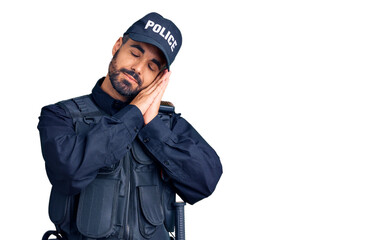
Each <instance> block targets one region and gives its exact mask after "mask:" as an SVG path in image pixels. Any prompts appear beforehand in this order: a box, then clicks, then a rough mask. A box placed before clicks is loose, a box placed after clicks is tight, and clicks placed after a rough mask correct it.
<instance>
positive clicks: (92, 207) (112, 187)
mask: <svg viewBox="0 0 391 240" xmlns="http://www.w3.org/2000/svg"><path fill="white" fill-rule="evenodd" d="M119 183H120V182H119V180H118V179H107V178H99V177H97V178H96V179H95V180H94V181H92V182H91V183H90V184H89V185H88V186H87V187H86V188H85V189H84V190H83V191H82V192H81V194H80V200H79V206H78V211H77V227H78V229H79V231H80V232H81V233H82V234H83V235H85V236H87V237H91V238H103V237H108V236H110V235H111V234H113V232H114V230H115V229H114V221H115V216H116V209H117V202H118V197H117V196H118V191H119Z"/></svg>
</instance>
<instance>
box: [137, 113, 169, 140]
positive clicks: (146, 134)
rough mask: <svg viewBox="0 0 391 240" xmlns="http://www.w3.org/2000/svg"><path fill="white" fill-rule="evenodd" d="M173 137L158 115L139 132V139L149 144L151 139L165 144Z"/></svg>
mask: <svg viewBox="0 0 391 240" xmlns="http://www.w3.org/2000/svg"><path fill="white" fill-rule="evenodd" d="M170 135H171V130H170V129H169V128H168V127H167V125H166V124H165V123H164V122H163V121H162V120H161V119H160V118H159V116H158V115H157V116H156V117H155V118H154V119H152V121H150V122H149V123H148V124H147V125H145V126H144V127H143V128H142V129H141V130H140V132H139V138H140V140H141V141H142V142H144V143H147V142H149V140H150V139H154V140H159V141H160V142H165V141H166V140H167V139H168V138H169V137H170Z"/></svg>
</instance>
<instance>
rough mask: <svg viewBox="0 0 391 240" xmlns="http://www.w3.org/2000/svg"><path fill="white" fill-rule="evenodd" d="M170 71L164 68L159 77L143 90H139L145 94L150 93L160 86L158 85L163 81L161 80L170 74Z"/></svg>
mask: <svg viewBox="0 0 391 240" xmlns="http://www.w3.org/2000/svg"><path fill="white" fill-rule="evenodd" d="M170 75H171V72H168V71H167V70H165V71H164V72H162V75H161V76H160V77H157V78H156V80H154V81H153V82H152V83H151V84H149V86H147V87H146V88H144V89H143V90H141V91H140V93H141V92H143V93H146V94H151V93H152V92H153V91H155V90H156V89H157V88H159V87H161V86H160V85H161V84H162V83H163V81H164V80H165V79H166V78H167V76H170Z"/></svg>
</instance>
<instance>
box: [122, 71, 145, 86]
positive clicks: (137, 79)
mask: <svg viewBox="0 0 391 240" xmlns="http://www.w3.org/2000/svg"><path fill="white" fill-rule="evenodd" d="M119 71H120V72H123V73H126V74H128V75H130V76H132V77H133V78H134V79H135V80H136V82H137V84H138V85H139V86H141V84H142V83H143V82H142V81H141V78H140V76H139V75H138V74H137V73H136V72H135V71H133V70H129V69H126V68H121V69H120V70H119Z"/></svg>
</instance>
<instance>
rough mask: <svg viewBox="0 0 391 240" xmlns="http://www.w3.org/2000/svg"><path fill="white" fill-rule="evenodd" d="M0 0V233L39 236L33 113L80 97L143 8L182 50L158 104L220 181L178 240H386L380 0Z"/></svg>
mask: <svg viewBox="0 0 391 240" xmlns="http://www.w3.org/2000/svg"><path fill="white" fill-rule="evenodd" d="M8 2H9V3H5V1H2V2H1V4H0V24H1V36H0V41H1V44H0V60H1V65H0V68H1V80H0V86H1V88H0V91H1V94H0V97H1V101H0V104H1V118H0V121H1V124H0V126H1V129H0V130H1V132H0V134H1V156H2V157H1V169H2V171H1V174H0V176H1V179H0V184H1V188H0V190H1V197H0V199H1V200H0V201H1V203H0V216H1V217H0V218H1V225H0V238H1V239H11V238H14V239H18V238H19V239H21V238H24V239H40V238H41V236H42V234H43V233H44V231H46V230H48V229H52V228H53V225H52V223H51V222H50V221H49V218H48V215H47V205H48V197H49V191H50V184H49V181H48V180H47V177H46V173H45V169H44V161H43V159H42V156H41V152H40V143H39V135H38V130H37V129H36V126H37V124H38V116H39V114H40V109H41V107H42V106H44V105H47V104H50V103H55V102H57V101H60V100H63V99H68V98H70V97H75V96H79V95H82V94H86V93H89V92H90V91H91V89H92V87H93V86H94V84H95V82H96V81H97V79H98V78H100V77H101V76H104V75H105V74H106V73H107V68H108V64H109V62H110V60H111V48H112V46H113V44H114V43H115V41H116V40H117V39H118V37H120V36H121V35H122V33H123V32H124V31H125V30H126V29H127V28H128V27H129V26H130V24H132V23H133V22H134V21H136V20H138V19H139V18H141V17H142V16H144V15H145V14H146V13H148V12H150V11H157V12H159V13H161V14H162V15H163V16H165V17H167V18H170V19H171V20H173V21H174V22H175V23H176V24H177V25H178V27H179V28H180V29H181V31H182V34H183V39H184V40H183V46H182V49H181V51H180V53H179V55H178V56H177V58H176V61H175V62H174V64H173V65H172V72H173V73H172V77H171V81H170V85H169V87H168V90H167V92H166V94H165V96H164V99H166V100H170V101H172V102H173V103H175V105H176V110H177V112H181V113H182V114H183V116H184V117H185V118H186V119H187V120H188V121H190V122H191V123H192V124H193V125H194V127H195V128H196V129H197V130H198V131H199V132H200V133H201V134H202V135H203V136H204V138H205V139H206V140H207V141H208V142H209V143H210V144H211V145H212V146H213V147H214V148H215V150H216V151H217V153H218V154H219V156H220V157H221V161H222V163H223V166H224V174H223V176H222V178H221V181H220V183H219V185H218V187H217V189H216V191H215V193H214V194H213V195H212V196H211V197H210V198H208V199H205V200H203V201H201V202H199V203H198V204H195V205H193V206H190V205H188V206H187V207H186V230H187V239H189V240H198V239H265V240H273V239H283V240H286V239H301V240H303V239H311V240H312V239H328V240H329V239H344V240H345V239H355V240H356V239H377V240H378V239H391V227H390V226H391V193H390V183H391V181H390V180H391V175H390V170H391V164H390V160H391V158H390V143H391V124H390V123H391V114H390V103H391V101H390V100H391V99H390V98H391V97H390V91H391V88H390V80H391V78H390V77H391V73H390V64H391V47H390V46H391V44H390V43H391V34H390V25H391V17H390V16H391V14H390V12H391V8H390V5H389V4H388V1H374V0H372V1H360V0H355V1H347V0H338V1H337V0H329V1H309V0H308V1H304V0H299V1H287V0H275V1H247V0H240V1H212V0H209V1H201V0H199V1H193V2H188V1H179V0H178V1H138V2H136V1H96V0H95V1H70V0H68V1H41V0H39V1H28V0H24V1H8Z"/></svg>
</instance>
